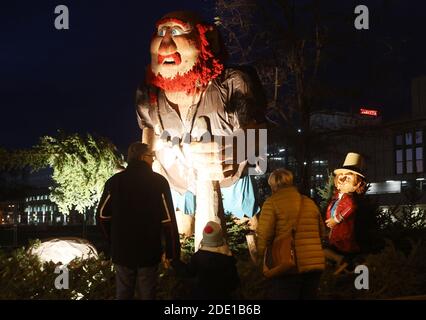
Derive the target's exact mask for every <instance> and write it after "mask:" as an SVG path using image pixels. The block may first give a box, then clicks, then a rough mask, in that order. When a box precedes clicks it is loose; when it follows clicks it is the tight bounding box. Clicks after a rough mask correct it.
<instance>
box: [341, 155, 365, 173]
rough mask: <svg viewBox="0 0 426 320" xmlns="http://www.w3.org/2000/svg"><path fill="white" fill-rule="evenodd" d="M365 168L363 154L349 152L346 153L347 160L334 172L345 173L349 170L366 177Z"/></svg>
mask: <svg viewBox="0 0 426 320" xmlns="http://www.w3.org/2000/svg"><path fill="white" fill-rule="evenodd" d="M363 169H364V159H363V158H362V156H361V155H360V154H358V153H354V152H349V153H348V154H347V155H346V158H345V162H344V163H343V167H342V168H339V169H336V170H334V174H339V173H343V174H345V173H348V172H352V173H354V174H357V175H359V176H361V177H363V178H365V176H364V174H363Z"/></svg>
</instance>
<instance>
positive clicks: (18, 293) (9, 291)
mask: <svg viewBox="0 0 426 320" xmlns="http://www.w3.org/2000/svg"><path fill="white" fill-rule="evenodd" d="M55 268H56V265H55V264H54V263H53V262H46V263H41V262H40V260H39V259H38V257H36V256H34V255H31V254H28V252H27V250H25V248H20V249H17V250H15V251H13V252H12V254H11V255H7V254H6V253H4V252H0V288H1V290H0V300H1V299H56V300H62V299H67V300H68V299H73V300H79V299H113V298H114V285H115V283H114V271H113V268H112V264H111V262H110V261H108V260H105V258H104V256H103V255H102V254H101V255H100V256H99V258H91V259H87V260H78V259H75V260H73V261H72V262H70V264H69V265H68V270H69V288H70V289H56V287H55V279H56V277H57V276H58V275H59V274H56V273H55Z"/></svg>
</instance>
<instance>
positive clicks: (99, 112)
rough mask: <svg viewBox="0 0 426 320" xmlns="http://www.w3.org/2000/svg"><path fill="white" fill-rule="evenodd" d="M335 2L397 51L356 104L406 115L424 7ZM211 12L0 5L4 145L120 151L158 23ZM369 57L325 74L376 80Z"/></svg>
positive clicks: (188, 4)
mask: <svg viewBox="0 0 426 320" xmlns="http://www.w3.org/2000/svg"><path fill="white" fill-rule="evenodd" d="M333 2H334V3H335V7H334V8H333V9H334V12H336V14H345V15H349V16H351V15H352V14H353V8H354V6H353V4H367V5H369V4H370V3H371V6H372V7H371V8H374V7H375V6H379V7H380V12H381V16H380V17H376V18H378V19H376V20H372V22H371V27H372V30H370V31H369V33H368V34H367V33H366V34H365V37H370V39H371V38H372V39H373V40H374V39H375V37H376V36H377V39H379V38H380V39H382V38H383V37H390V38H393V40H397V41H396V42H395V43H398V47H395V48H394V50H399V51H398V53H397V55H396V60H395V61H396V62H395V66H394V68H393V69H392V70H391V72H390V73H389V75H387V76H386V77H387V78H391V79H392V80H393V81H392V86H387V87H386V88H383V87H384V86H374V87H370V88H365V90H364V92H363V95H362V96H361V97H358V99H357V101H356V103H358V102H359V103H362V102H361V101H365V102H366V103H367V104H368V103H371V104H376V105H381V106H382V107H383V106H386V103H388V104H389V105H388V110H387V113H388V114H389V115H392V116H398V115H399V114H401V113H407V112H408V111H409V81H410V79H411V77H413V76H417V75H420V74H426V49H425V48H426V45H425V43H426V41H425V37H424V34H423V33H424V32H425V31H426V28H425V21H426V19H425V18H426V5H425V4H424V2H423V1H364V2H354V1H348V2H345V4H344V5H343V4H341V5H339V3H340V2H341V1H333ZM329 3H332V2H329ZM384 3H385V4H384ZM386 3H389V5H386ZM60 4H65V5H67V6H68V8H69V11H70V30H62V31H58V30H56V29H55V28H54V20H55V17H56V15H55V14H54V8H55V6H57V5H60ZM213 4H214V3H213V1H201V0H198V1H196V0H193V1H189V0H188V1H164V0H161V1H152V2H151V3H149V4H147V2H145V1H111V2H107V1H99V0H96V1H94V0H91V1H16V2H15V3H14V2H12V1H8V3H7V4H5V2H2V4H0V24H1V27H0V106H1V116H0V119H1V121H0V146H1V147H5V148H25V147H30V146H32V145H34V144H36V143H37V142H38V138H39V137H40V136H42V135H46V134H50V135H52V134H55V132H56V130H57V129H63V130H65V132H68V133H74V132H80V133H85V132H90V133H95V134H98V135H101V136H105V137H107V138H109V139H110V140H111V141H112V142H113V143H115V144H116V145H117V146H119V147H120V149H122V150H123V149H124V148H125V147H126V146H127V145H128V144H129V143H130V142H132V141H134V140H137V139H139V137H140V130H139V128H138V126H137V122H136V118H135V111H134V96H135V89H136V87H137V85H138V83H139V82H140V81H141V80H142V79H143V75H144V70H145V67H146V65H147V64H149V41H150V37H151V34H152V32H153V31H154V24H155V21H156V20H157V19H158V18H159V17H161V16H162V15H163V14H165V13H167V12H169V11H173V10H177V9H192V10H194V11H198V12H199V13H201V14H202V15H203V16H205V17H207V18H209V19H211V12H212V11H211V8H212V7H213ZM371 8H370V10H371ZM209 14H210V16H208V15H209ZM373 17H375V16H374V12H373V13H372V19H373ZM337 27H339V26H337ZM374 50H375V48H358V51H356V52H353V51H350V52H347V55H346V58H345V59H343V60H340V61H339V64H340V65H338V66H334V67H330V68H329V69H328V70H329V72H330V75H333V77H335V78H336V79H337V78H338V79H339V83H342V82H345V81H346V80H345V79H348V83H350V81H349V79H350V80H351V81H353V82H357V83H362V82H363V79H365V77H371V76H373V75H372V74H371V72H370V71H371V70H372V65H374V64H375V63H376V61H377V62H380V61H381V56H380V55H378V56H377V55H376V56H375V55H374ZM380 50H382V49H380ZM380 50H379V51H380ZM394 52H395V51H394ZM380 54H382V53H380ZM394 59H395V57H394ZM369 70H370V71H369ZM375 76H377V75H375ZM378 78H380V77H378ZM392 92H393V93H394V94H395V97H392V95H391V93H392ZM363 99H364V100H363ZM354 103H355V102H354Z"/></svg>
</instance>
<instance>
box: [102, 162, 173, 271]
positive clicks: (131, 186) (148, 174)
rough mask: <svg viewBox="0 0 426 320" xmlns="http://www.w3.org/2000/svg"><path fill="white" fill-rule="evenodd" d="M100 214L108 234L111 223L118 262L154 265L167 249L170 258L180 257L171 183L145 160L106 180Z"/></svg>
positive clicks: (122, 263) (113, 251) (113, 258)
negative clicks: (153, 169)
mask: <svg viewBox="0 0 426 320" xmlns="http://www.w3.org/2000/svg"><path fill="white" fill-rule="evenodd" d="M97 215H98V218H99V222H100V225H101V227H103V229H104V231H107V232H106V233H107V234H108V233H109V232H108V231H109V230H107V229H108V228H109V224H110V228H111V229H110V233H111V239H110V240H111V249H112V250H111V255H112V261H113V262H114V263H116V264H119V265H123V266H126V267H130V268H137V267H148V266H154V265H156V264H158V263H159V262H160V260H161V255H162V253H163V250H165V252H166V257H167V258H169V259H176V258H179V256H180V243H179V234H178V230H177V224H176V218H175V214H174V210H173V202H172V197H171V193H170V187H169V184H168V182H167V180H166V179H165V178H164V177H162V176H161V175H159V174H157V173H155V172H153V171H152V169H151V168H150V166H149V165H148V164H147V163H145V162H144V161H134V162H131V163H130V164H129V166H128V167H127V168H126V169H125V170H124V171H123V172H120V173H117V174H115V175H114V176H112V177H111V178H110V179H109V180H108V181H107V182H106V183H105V187H104V192H103V195H102V197H101V200H100V202H99V206H98V211H97ZM162 243H163V244H164V245H162Z"/></svg>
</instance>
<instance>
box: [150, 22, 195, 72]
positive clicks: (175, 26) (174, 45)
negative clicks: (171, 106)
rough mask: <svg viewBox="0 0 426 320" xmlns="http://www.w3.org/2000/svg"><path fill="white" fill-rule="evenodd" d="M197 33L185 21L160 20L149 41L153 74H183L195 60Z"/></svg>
mask: <svg viewBox="0 0 426 320" xmlns="http://www.w3.org/2000/svg"><path fill="white" fill-rule="evenodd" d="M198 55H199V49H198V45H197V33H196V31H195V30H194V28H193V27H192V26H191V25H190V24H187V23H184V22H182V21H179V20H177V19H168V20H165V21H162V22H160V23H159V24H158V26H157V32H156V35H154V37H153V39H152V41H151V70H152V72H153V73H154V75H155V76H158V75H161V76H162V77H164V78H167V79H172V78H174V77H175V76H176V75H178V74H180V75H184V74H185V73H187V72H188V71H190V70H191V69H192V68H193V67H194V65H195V64H196V62H197V58H198Z"/></svg>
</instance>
